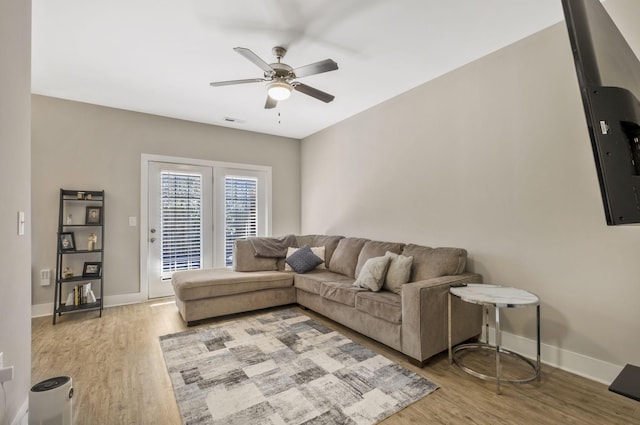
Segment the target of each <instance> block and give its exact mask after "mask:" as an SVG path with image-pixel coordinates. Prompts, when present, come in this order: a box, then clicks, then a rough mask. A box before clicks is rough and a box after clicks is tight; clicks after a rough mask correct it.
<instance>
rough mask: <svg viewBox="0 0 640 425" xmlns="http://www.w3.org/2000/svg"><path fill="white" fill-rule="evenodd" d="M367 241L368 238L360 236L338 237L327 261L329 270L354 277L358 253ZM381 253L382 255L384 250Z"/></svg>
mask: <svg viewBox="0 0 640 425" xmlns="http://www.w3.org/2000/svg"><path fill="white" fill-rule="evenodd" d="M367 241H368V239H361V238H343V239H340V241H339V242H338V246H337V247H336V250H335V251H334V252H333V255H332V256H331V260H330V261H329V270H331V271H332V272H335V273H340V274H343V275H345V276H348V277H352V278H355V276H356V265H357V264H358V255H360V251H361V250H362V247H363V246H364V244H365V243H366V242H367ZM382 254H383V255H384V252H383V253H382ZM326 255H327V254H326V252H325V256H326Z"/></svg>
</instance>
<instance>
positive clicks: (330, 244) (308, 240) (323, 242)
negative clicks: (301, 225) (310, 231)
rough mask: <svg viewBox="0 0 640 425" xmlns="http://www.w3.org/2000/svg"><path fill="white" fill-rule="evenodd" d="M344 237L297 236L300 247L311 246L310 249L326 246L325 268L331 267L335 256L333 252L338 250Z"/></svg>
mask: <svg viewBox="0 0 640 425" xmlns="http://www.w3.org/2000/svg"><path fill="white" fill-rule="evenodd" d="M343 238H344V236H326V235H302V236H296V239H297V241H298V246H305V245H309V246H310V247H314V246H324V264H325V267H329V264H331V257H332V256H333V252H334V251H335V250H336V247H337V246H338V242H339V241H340V239H343Z"/></svg>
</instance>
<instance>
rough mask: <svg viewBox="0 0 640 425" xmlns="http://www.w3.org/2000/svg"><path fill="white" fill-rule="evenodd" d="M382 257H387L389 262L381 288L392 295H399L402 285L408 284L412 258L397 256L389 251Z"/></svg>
mask: <svg viewBox="0 0 640 425" xmlns="http://www.w3.org/2000/svg"><path fill="white" fill-rule="evenodd" d="M384 255H385V257H389V258H390V259H391V262H390V263H389V270H387V276H386V277H385V279H384V284H383V285H382V287H383V288H384V289H386V290H387V291H391V292H393V293H394V294H400V293H401V292H402V285H404V284H405V283H407V282H409V276H410V275H411V264H412V263H413V257H406V256H404V255H398V254H396V253H394V252H391V251H387V253H386V254H384Z"/></svg>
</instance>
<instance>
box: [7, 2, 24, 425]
mask: <svg viewBox="0 0 640 425" xmlns="http://www.w3.org/2000/svg"><path fill="white" fill-rule="evenodd" d="M30 64H31V1H28V0H2V2H0V182H2V185H0V199H1V201H0V205H1V206H0V241H2V244H0V270H2V274H1V277H0V352H3V353H4V364H5V366H10V365H13V366H15V372H14V379H13V381H10V382H7V383H5V385H4V388H5V390H6V392H7V395H6V397H7V398H6V401H7V408H6V409H4V407H3V404H4V403H3V402H0V424H3V425H4V424H5V423H6V424H9V423H11V422H12V421H13V420H14V419H15V417H16V415H17V414H18V411H19V410H20V408H21V407H23V406H25V403H26V402H27V400H28V397H29V388H30V387H31V308H30V306H31V285H30V280H31V272H30V267H31V240H30V235H31V230H30V222H31V214H30V212H31V209H30V205H29V202H30V198H29V192H30V190H31V189H30V187H31V173H30V150H31V148H30V146H31V145H30V143H29V137H30V126H31V123H30V102H31V99H30V92H31V72H30ZM18 211H24V212H25V213H26V226H25V227H26V231H25V235H24V236H18V232H17V228H18V226H17V217H18Z"/></svg>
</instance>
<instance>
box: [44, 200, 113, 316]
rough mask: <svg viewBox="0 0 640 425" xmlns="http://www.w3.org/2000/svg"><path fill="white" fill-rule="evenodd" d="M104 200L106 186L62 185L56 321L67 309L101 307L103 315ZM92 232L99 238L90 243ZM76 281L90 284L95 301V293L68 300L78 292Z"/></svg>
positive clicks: (54, 313) (73, 311)
mask: <svg viewBox="0 0 640 425" xmlns="http://www.w3.org/2000/svg"><path fill="white" fill-rule="evenodd" d="M104 200H105V199H104V191H103V190H67V189H60V208H59V215H58V237H57V250H56V252H57V261H56V287H55V293H54V301H53V324H54V325H55V324H56V319H57V318H58V317H59V316H61V315H62V314H67V313H78V312H87V311H98V312H99V316H100V317H102V309H103V294H104V277H103V270H104V217H105V216H104V212H105V210H104ZM74 216H75V217H74ZM92 233H93V234H94V235H95V239H96V240H95V241H94V244H93V246H92V247H90V246H89V245H90V242H89V235H90V234H92ZM90 248H92V249H90ZM67 269H69V270H71V271H72V273H73V276H68V275H67V274H66V273H65V270H67ZM74 284H75V286H78V287H80V288H82V284H90V288H91V294H94V295H95V301H93V298H92V297H83V296H82V295H83V294H79V296H78V297H75V296H72V297H71V299H72V300H73V302H72V303H69V302H67V301H68V300H69V297H68V294H69V292H71V293H73V292H74ZM86 286H87V285H85V287H86ZM96 292H97V293H96ZM63 294H67V297H65V298H63ZM85 295H86V294H85ZM84 298H89V299H88V300H87V299H84ZM83 301H84V302H83Z"/></svg>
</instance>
